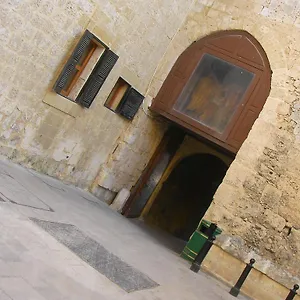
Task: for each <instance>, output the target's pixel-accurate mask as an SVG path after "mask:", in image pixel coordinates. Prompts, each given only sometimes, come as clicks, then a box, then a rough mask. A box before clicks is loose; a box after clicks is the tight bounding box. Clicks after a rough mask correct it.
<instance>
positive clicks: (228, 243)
mask: <svg viewBox="0 0 300 300" xmlns="http://www.w3.org/2000/svg"><path fill="white" fill-rule="evenodd" d="M299 13H300V3H298V1H296V0H294V1H278V0H271V1H269V0H256V1H245V0H242V1H241V0H235V1H231V0H197V1H195V3H194V5H193V6H192V8H191V10H190V12H189V13H188V15H187V17H186V20H185V22H184V23H183V25H182V26H181V28H180V30H179V31H178V32H177V34H176V35H175V36H174V38H173V40H172V42H171V43H170V44H169V46H168V48H167V51H166V53H165V56H164V58H163V59H162V61H161V63H160V65H159V67H158V69H157V70H156V73H155V75H154V77H153V80H152V84H151V86H150V89H149V98H150V99H151V98H153V97H155V95H156V94H157V92H158V91H159V89H160V87H161V85H162V83H163V81H164V79H165V78H166V76H167V74H168V73H169V71H170V69H171V67H172V65H173V64H174V62H175V61H176V59H177V57H178V56H179V55H180V54H181V53H182V52H183V51H184V50H185V49H186V48H187V47H188V46H189V45H190V44H191V43H192V42H193V41H195V40H198V39H200V38H201V37H203V36H205V35H208V34H210V33H212V32H215V31H218V30H228V29H243V30H246V31H248V32H249V33H250V34H252V35H253V36H254V37H255V38H256V39H257V40H258V41H259V42H260V43H261V45H262V46H263V48H264V49H265V51H266V53H267V55H268V58H269V60H270V64H271V68H272V71H273V75H272V88H271V93H270V96H269V98H268V100H267V102H266V104H265V106H264V109H263V111H262V112H261V114H260V116H259V118H258V119H257V121H256V122H255V124H254V126H253V128H252V130H251V132H250V134H249V136H248V138H247V140H246V141H245V143H244V144H243V146H242V148H241V149H240V151H239V153H238V155H237V157H236V159H235V161H234V162H233V163H232V165H231V166H230V168H229V171H228V173H227V175H226V177H225V179H224V181H223V183H222V185H221V186H220V188H219V189H218V191H217V193H216V195H215V199H214V202H213V204H212V206H211V207H210V209H209V211H208V212H207V215H206V218H207V219H210V220H212V221H216V222H217V223H218V224H219V226H220V227H221V228H222V229H223V230H224V232H225V233H224V234H223V235H222V237H221V238H220V240H219V241H218V243H219V245H220V246H221V247H222V248H223V249H225V250H226V251H228V252H229V253H231V254H233V255H234V256H236V257H238V258H240V259H242V260H244V261H248V260H249V259H250V257H255V258H256V259H257V261H258V262H257V264H256V267H257V268H258V269H259V270H261V271H262V272H264V273H265V274H267V275H268V276H270V277H271V278H273V279H275V280H277V281H279V282H281V283H282V284H284V285H286V286H292V285H293V284H294V283H295V282H299V280H300V273H299V270H298V267H297V266H298V265H299V263H300V256H299V250H300V231H299V230H300V226H299V220H300V204H299V202H298V193H299V186H300V179H299V178H300V174H299V172H300V156H299V155H300V150H299V149H300V147H299V146H300V144H299V137H300V130H299V128H300V127H299V121H300V114H299V103H298V102H299V91H300V90H299V89H300V88H299V83H300V81H299V79H300V68H299V67H298V65H297V60H298V59H299V51H300V48H299V45H298V41H299V40H300V33H299V26H300V17H299ZM151 124H153V123H151ZM130 134H131V131H128V132H127V133H126V134H124V139H125V140H126V137H128V136H130ZM143 140H144V136H143V135H138V137H137V138H136V139H135V142H136V143H142V141H143ZM125 144H126V142H125V143H124V145H125ZM123 149H127V150H128V147H127V145H126V146H125V147H124V148H123ZM124 151H125V150H124ZM125 153H126V152H125ZM126 156H127V154H125V155H124V156H123V157H122V155H121V156H118V155H116V157H118V158H116V159H114V158H113V156H112V157H111V160H110V164H109V169H110V170H112V169H114V166H115V162H114V160H115V161H116V163H117V164H116V165H118V164H119V165H121V164H122V162H124V158H125V157H126ZM145 161H147V159H145ZM115 172H116V169H115ZM130 172H132V171H130ZM138 173H139V170H137V174H138ZM137 177H138V176H137ZM112 178H114V176H112V177H111V182H114V179H112ZM128 178H129V177H128V176H127V177H126V176H125V177H122V178H121V180H120V181H119V185H120V186H122V185H124V182H128V183H129V181H128ZM111 185H113V184H111ZM131 185H132V183H130V184H128V187H130V186H131Z"/></svg>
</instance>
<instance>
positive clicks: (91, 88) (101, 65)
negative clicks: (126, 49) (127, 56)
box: [76, 50, 119, 107]
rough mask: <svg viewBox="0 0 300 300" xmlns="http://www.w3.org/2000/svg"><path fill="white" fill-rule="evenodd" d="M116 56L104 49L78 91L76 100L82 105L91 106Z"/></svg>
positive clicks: (115, 60) (116, 58)
mask: <svg viewBox="0 0 300 300" xmlns="http://www.w3.org/2000/svg"><path fill="white" fill-rule="evenodd" d="M118 58H119V57H118V55H116V54H115V53H114V52H112V51H111V50H105V52H104V53H103V55H102V56H101V58H100V60H99V62H98V63H97V65H96V66H95V68H94V70H93V72H92V74H91V75H90V77H89V79H88V80H87V82H86V83H85V85H84V86H83V88H82V90H81V92H80V93H79V95H78V97H77V99H76V102H78V103H79V104H81V105H82V106H84V107H90V106H91V104H92V102H93V100H94V99H95V97H96V95H97V94H98V92H99V90H100V88H101V87H102V85H103V83H104V81H105V79H106V78H107V77H108V75H109V73H110V71H111V70H112V68H113V67H114V65H115V64H116V62H117V60H118Z"/></svg>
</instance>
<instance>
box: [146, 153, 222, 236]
mask: <svg viewBox="0 0 300 300" xmlns="http://www.w3.org/2000/svg"><path fill="white" fill-rule="evenodd" d="M227 169H228V167H227V165H226V164H225V163H224V162H223V161H222V160H221V159H219V158H217V157H216V156H213V155H210V154H195V155H192V156H189V157H186V158H184V159H183V160H181V161H180V162H179V163H178V165H177V166H176V167H175V168H174V169H173V171H172V173H171V174H170V176H169V177H168V179H167V180H166V181H165V182H164V184H163V187H162V189H161V190H160V192H159V194H158V195H157V197H156V199H155V202H154V203H153V205H152V207H151V209H150V211H149V213H148V215H147V216H146V217H145V220H146V222H147V223H150V224H152V225H155V226H157V227H160V228H161V229H163V230H165V231H167V232H169V233H171V234H172V235H174V236H176V237H178V238H180V239H183V240H188V239H189V237H190V236H191V234H192V233H193V232H194V231H195V229H196V227H197V225H198V223H199V221H200V220H201V218H202V217H203V216H204V214H205V212H206V210H207V209H208V207H209V206H210V204H211V202H212V199H213V195H214V193H215V192H216V189H217V188H218V186H219V185H220V183H221V182H222V180H223V178H224V176H225V174H226V171H227Z"/></svg>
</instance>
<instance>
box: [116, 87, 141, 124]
mask: <svg viewBox="0 0 300 300" xmlns="http://www.w3.org/2000/svg"><path fill="white" fill-rule="evenodd" d="M143 100H144V96H143V95H141V94H140V93H139V92H138V91H136V90H135V89H133V88H130V89H128V91H127V92H126V94H125V95H124V97H123V99H122V101H121V103H120V105H119V107H118V113H119V114H120V115H122V116H123V117H125V118H126V119H129V120H132V119H133V118H134V116H135V114H136V113H137V111H138V109H139V107H140V106H141V104H142V102H143Z"/></svg>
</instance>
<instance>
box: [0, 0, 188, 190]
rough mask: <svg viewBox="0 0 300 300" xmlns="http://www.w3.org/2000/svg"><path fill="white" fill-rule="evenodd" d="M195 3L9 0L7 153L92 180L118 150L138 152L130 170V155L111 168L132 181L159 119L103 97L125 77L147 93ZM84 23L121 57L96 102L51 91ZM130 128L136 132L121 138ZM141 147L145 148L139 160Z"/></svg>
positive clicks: (3, 41) (2, 6)
mask: <svg viewBox="0 0 300 300" xmlns="http://www.w3.org/2000/svg"><path fill="white" fill-rule="evenodd" d="M192 2H193V1H192V0H178V1H175V2H173V1H151V3H149V2H148V1H136V0H129V1H127V0H126V1H125V0H124V1H117V0H109V1H107V0H105V1H104V0H75V1H68V0H55V1H50V0H4V1H1V3H0V48H1V61H0V103H1V105H0V120H1V121H0V122H1V127H0V128H1V130H0V154H2V155H4V156H6V157H8V158H9V159H12V160H14V161H16V162H19V163H22V164H24V165H25V166H28V167H32V168H34V169H36V170H38V171H41V172H44V173H47V174H49V175H52V176H55V177H58V178H60V179H62V180H65V181H69V182H72V183H75V184H78V185H81V186H82V187H85V188H88V187H90V186H91V185H92V183H93V182H94V181H95V178H96V176H97V175H98V173H99V170H100V169H102V167H104V163H105V162H106V161H107V160H108V159H109V155H110V154H111V153H112V152H113V150H114V149H118V150H116V151H117V152H115V153H116V154H118V155H122V153H123V154H124V155H126V156H127V155H131V161H130V164H129V167H127V168H126V169H125V168H124V165H123V164H122V163H120V165H116V166H115V167H113V168H112V169H113V171H114V172H115V171H117V172H118V174H119V176H121V177H122V178H124V179H123V180H122V181H123V184H124V183H126V184H127V181H129V182H133V181H134V179H135V178H136V176H133V177H132V178H133V179H131V176H132V175H131V173H132V170H135V169H138V170H141V169H142V168H143V166H144V164H145V162H146V161H147V160H148V159H149V157H148V156H149V155H150V156H151V149H154V147H155V144H156V143H157V142H158V141H159V134H156V133H157V132H158V131H159V130H158V127H159V126H160V125H155V124H154V125H153V124H152V123H151V121H150V119H148V117H147V116H146V113H147V112H144V110H143V109H142V108H141V109H140V112H139V114H138V116H137V118H136V119H135V120H134V122H132V123H131V122H129V121H127V120H125V119H123V118H122V117H120V116H119V115H116V114H115V113H113V112H111V111H110V110H108V109H107V108H105V107H104V106H103V104H104V102H105V100H106V98H107V96H108V95H109V93H110V91H111V89H112V88H113V86H114V84H115V82H116V81H117V79H118V77H119V76H122V77H123V78H124V79H125V80H127V81H128V82H129V83H130V84H132V85H133V86H134V87H135V88H136V89H137V90H138V91H139V92H141V93H142V94H144V95H146V94H147V91H148V88H149V84H150V82H151V80H152V76H153V74H154V72H155V70H156V68H157V66H158V63H159V61H160V60H161V58H162V57H163V55H164V53H165V51H166V48H167V47H168V45H169V43H170V41H171V40H172V38H173V36H174V35H175V33H176V32H177V30H178V28H179V27H180V25H181V24H182V22H183V20H184V18H185V16H186V14H187V12H188V10H189V8H190V6H191V4H192ZM85 29H89V30H90V31H92V32H93V33H94V34H95V35H96V36H97V37H98V38H99V39H100V40H102V41H103V42H104V43H106V44H107V45H108V46H109V47H110V48H111V49H112V50H113V51H114V52H116V53H117V54H118V55H119V57H120V58H119V60H118V62H117V64H116V66H115V67H114V69H113V71H112V72H111V74H110V76H109V77H108V79H107V80H106V82H105V84H104V86H103V87H102V89H101V91H100V92H99V94H98V96H97V98H96V99H95V100H94V103H93V105H92V107H91V108H90V109H83V108H81V107H80V106H79V105H77V104H76V103H73V102H71V101H68V100H66V99H64V98H62V97H60V96H57V95H56V94H55V93H53V92H52V91H51V89H52V86H53V84H54V82H55V80H56V78H57V76H58V74H59V73H60V71H61V69H62V67H63V65H64V63H65V62H66V60H67V59H68V57H69V55H70V53H71V51H72V50H73V48H74V46H75V45H76V43H77V42H78V40H79V38H80V37H81V35H82V34H83V32H84V30H85ZM145 107H146V106H145ZM149 124H150V125H149ZM158 124H160V123H158ZM148 125H149V126H148ZM130 128H132V130H131V129H130ZM139 128H140V129H141V131H143V130H144V131H143V137H144V142H143V143H141V142H136V143H135V142H134V135H137V133H136V134H135V133H134V132H135V131H136V132H137V131H138V129H139ZM128 130H129V131H130V134H129V135H130V137H127V140H125V139H121V140H119V137H120V136H121V135H123V134H124V132H128ZM119 141H120V143H119ZM126 141H127V142H126ZM133 144H134V146H133ZM149 145H151V147H152V148H151V147H150V150H148V146H149ZM116 147H117V148H116ZM122 149H123V150H122ZM144 149H145V150H144ZM122 151H123V152H122ZM138 152H142V153H143V154H142V155H141V158H140V159H137V158H136V153H138ZM137 161H138V163H139V165H138V167H136V163H137ZM128 163H129V161H128ZM104 169H105V170H106V168H104ZM122 172H123V173H122ZM124 172H125V173H126V174H125V173H124ZM102 173H103V172H102ZM106 181H109V179H108V180H106ZM127 185H130V184H127ZM119 186H120V185H117V184H116V186H115V187H112V189H113V190H118V188H119ZM109 187H110V186H109Z"/></svg>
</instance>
